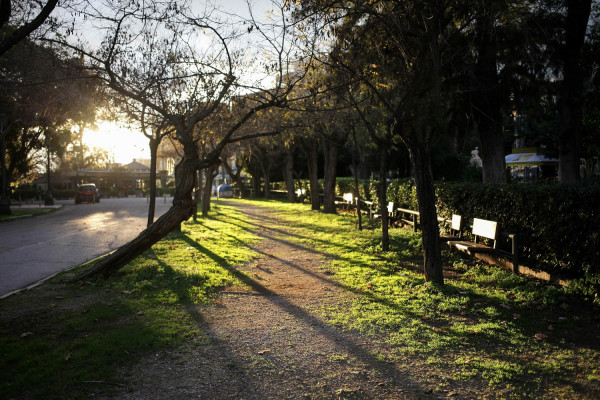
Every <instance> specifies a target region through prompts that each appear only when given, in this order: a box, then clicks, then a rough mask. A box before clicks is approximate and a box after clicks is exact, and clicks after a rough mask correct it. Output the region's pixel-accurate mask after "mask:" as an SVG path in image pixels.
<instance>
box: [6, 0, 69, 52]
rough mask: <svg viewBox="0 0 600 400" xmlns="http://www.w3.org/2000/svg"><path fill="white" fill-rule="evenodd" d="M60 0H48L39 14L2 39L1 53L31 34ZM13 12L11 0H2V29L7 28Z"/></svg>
mask: <svg viewBox="0 0 600 400" xmlns="http://www.w3.org/2000/svg"><path fill="white" fill-rule="evenodd" d="M57 3H58V0H48V1H47V2H46V4H45V5H44V7H42V9H41V10H40V12H39V14H38V15H37V16H36V17H35V18H34V19H33V20H31V21H30V22H28V23H25V24H24V25H22V26H20V27H17V29H15V30H14V31H13V32H12V33H11V34H9V35H8V36H7V37H5V38H3V40H2V41H0V55H2V54H4V53H6V52H7V51H8V50H10V48H12V47H13V46H14V45H15V44H17V43H19V42H20V41H21V40H23V39H25V38H26V37H27V36H29V35H30V34H31V33H32V32H33V31H35V30H36V29H38V28H39V27H40V26H41V25H42V24H43V23H44V21H46V20H47V19H48V17H49V16H50V13H51V12H52V10H54V8H55V7H56V5H57ZM10 14H11V2H10V0H0V29H5V27H6V25H7V23H8V21H9V19H10Z"/></svg>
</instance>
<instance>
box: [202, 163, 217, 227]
mask: <svg viewBox="0 0 600 400" xmlns="http://www.w3.org/2000/svg"><path fill="white" fill-rule="evenodd" d="M216 171H217V166H214V167H209V168H206V169H205V170H204V174H205V179H206V181H205V182H204V191H203V193H202V215H204V216H207V215H208V212H209V211H210V197H211V196H212V187H213V180H214V179H215V176H216V175H217V173H216Z"/></svg>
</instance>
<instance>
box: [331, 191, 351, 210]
mask: <svg viewBox="0 0 600 400" xmlns="http://www.w3.org/2000/svg"><path fill="white" fill-rule="evenodd" d="M335 197H336V199H337V200H336V201H335V205H336V206H342V207H343V208H344V209H346V210H349V209H351V208H354V195H353V194H352V193H344V194H343V195H342V197H340V196H335Z"/></svg>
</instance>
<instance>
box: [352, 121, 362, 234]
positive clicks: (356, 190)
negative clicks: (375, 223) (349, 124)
mask: <svg viewBox="0 0 600 400" xmlns="http://www.w3.org/2000/svg"><path fill="white" fill-rule="evenodd" d="M352 138H353V139H354V149H353V151H352V171H353V174H354V196H355V198H356V216H357V218H358V230H359V231H362V212H361V209H360V201H361V198H360V187H359V186H358V162H357V160H356V159H357V157H358V143H356V132H355V130H354V127H353V129H352Z"/></svg>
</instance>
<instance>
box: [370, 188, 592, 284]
mask: <svg viewBox="0 0 600 400" xmlns="http://www.w3.org/2000/svg"><path fill="white" fill-rule="evenodd" d="M378 185H379V182H378V181H371V184H370V194H371V198H372V199H373V201H377V199H378V195H377V194H378ZM387 194H388V198H387V201H394V202H395V203H396V204H397V205H398V206H400V207H406V208H410V209H413V210H418V209H419V207H418V202H417V195H416V188H415V185H414V183H413V182H412V181H411V180H408V179H407V180H393V181H391V182H390V183H389V184H388V193H387ZM436 197H437V208H438V214H439V215H440V216H441V217H444V218H450V217H451V216H452V214H460V215H462V216H463V217H464V218H466V223H471V222H472V220H473V218H483V219H490V220H494V221H498V223H499V225H500V230H502V231H505V232H510V233H517V234H518V242H519V257H520V259H521V261H522V262H524V263H525V264H527V265H529V266H531V267H534V268H535V267H538V268H541V269H543V270H545V271H547V272H555V273H562V274H566V275H567V276H569V277H572V278H584V277H585V276H590V277H593V276H600V228H598V227H600V212H598V210H599V209H600V185H598V184H597V183H594V182H588V183H585V184H580V185H576V186H565V185H559V184H535V185H532V184H511V185H506V186H498V185H484V184H481V183H456V182H454V183H443V182H442V183H438V184H437V185H436ZM589 283H590V282H588V284H589ZM593 286H595V285H592V286H590V287H593ZM596 288H597V286H596ZM590 290H591V289H590Z"/></svg>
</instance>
